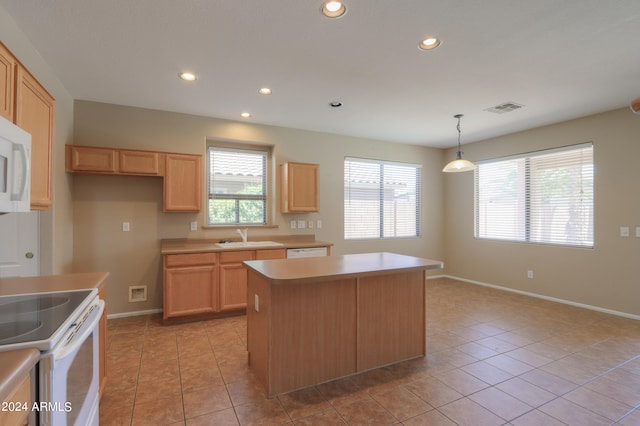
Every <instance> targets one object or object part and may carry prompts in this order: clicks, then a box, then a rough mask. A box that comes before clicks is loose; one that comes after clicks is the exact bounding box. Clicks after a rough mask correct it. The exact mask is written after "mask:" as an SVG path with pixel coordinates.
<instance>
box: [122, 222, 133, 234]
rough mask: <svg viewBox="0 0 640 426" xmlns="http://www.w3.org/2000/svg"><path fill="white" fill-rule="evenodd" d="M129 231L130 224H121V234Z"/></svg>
mask: <svg viewBox="0 0 640 426" xmlns="http://www.w3.org/2000/svg"><path fill="white" fill-rule="evenodd" d="M129 231H131V224H130V223H129V222H122V232H129Z"/></svg>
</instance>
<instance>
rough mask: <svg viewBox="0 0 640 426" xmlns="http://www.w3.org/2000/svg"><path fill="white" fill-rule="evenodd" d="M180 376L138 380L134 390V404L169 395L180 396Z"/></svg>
mask: <svg viewBox="0 0 640 426" xmlns="http://www.w3.org/2000/svg"><path fill="white" fill-rule="evenodd" d="M181 394H182V389H181V388H180V377H178V376H176V377H170V378H165V379H158V380H149V381H141V382H138V388H137V391H136V404H141V403H143V402H151V401H155V400H157V399H162V398H167V397H169V396H180V395H181Z"/></svg>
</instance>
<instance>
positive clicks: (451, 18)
mask: <svg viewBox="0 0 640 426" xmlns="http://www.w3.org/2000/svg"><path fill="white" fill-rule="evenodd" d="M321 3H322V0H272V1H265V0H30V1H26V0H0V5H1V7H3V8H4V9H5V10H6V11H7V12H8V13H9V14H10V15H11V16H12V17H13V18H14V19H15V21H16V23H17V24H18V26H19V27H20V28H21V29H22V30H23V31H24V32H25V34H26V35H27V36H28V37H29V39H30V40H31V41H32V43H33V44H34V46H35V47H36V48H37V49H38V51H39V52H40V54H41V55H42V56H43V58H44V59H45V61H46V62H48V63H49V64H50V65H51V67H52V68H53V69H54V71H55V72H56V73H57V75H58V76H59V78H60V79H61V81H62V83H63V84H64V86H65V87H66V88H67V90H68V91H69V93H70V94H71V96H72V97H73V98H74V99H81V100H91V101H98V102H107V103H114V104H122V105H130V106H137V107H144V108H153V109H160V110H167V111H176V112H182V113H188V114H196V115H203V116H209V117H218V118H224V119H230V120H238V121H242V120H245V119H242V118H240V113H241V112H242V111H249V112H250V113H251V114H252V115H253V116H252V117H251V118H249V119H248V120H246V121H250V122H254V123H262V124H270V125H276V126H285V127H292V128H299V129H307V130H316V131H322V132H330V133H337V134H344V135H352V136H360V137H366V138H373V139H383V140H388V141H393V142H403V143H410V144H421V145H427V146H433V147H450V146H453V145H455V143H456V141H457V132H456V129H455V124H456V121H455V119H454V118H453V115H454V114H457V113H462V114H464V115H465V116H464V118H463V119H462V124H461V127H462V143H463V144H464V143H470V142H474V141H478V140H482V139H486V138H489V137H493V136H498V135H503V134H507V133H511V132H515V131H519V130H524V129H529V128H533V127H537V126H541V125H545V124H551V123H555V122H560V121H565V120H568V119H572V118H576V117H581V116H585V115H589V114H594V113H598V112H603V111H608V110H612V109H615V108H619V107H624V106H626V105H628V104H629V102H630V101H631V99H633V98H635V97H637V96H640V1H639V0H533V1H532V0H483V1H475V0H467V1H465V0H345V3H346V6H347V13H346V15H344V16H343V17H341V18H337V19H328V18H325V17H324V16H323V15H321V14H320V12H319V10H320V5H321ZM427 35H437V36H438V37H440V38H441V39H442V45H441V46H440V47H439V48H438V49H436V50H433V51H429V52H425V51H421V50H419V49H418V47H417V44H418V42H419V40H421V39H422V38H423V37H424V36H427ZM183 70H190V71H193V72H194V73H196V74H197V76H198V80H197V81H196V82H195V83H187V82H184V81H182V80H180V79H178V73H179V72H181V71H183ZM262 86H269V87H270V88H272V90H273V94H272V95H270V96H263V95H259V94H258V92H257V90H258V88H260V87H262ZM334 100H339V101H341V102H342V103H343V106H342V107H341V108H337V109H336V108H331V107H329V102H331V101H334ZM504 102H515V103H518V104H522V105H525V108H522V109H519V110H516V111H514V112H510V113H506V114H494V113H490V112H487V111H485V109H487V108H490V107H492V106H494V105H497V104H501V103H504Z"/></svg>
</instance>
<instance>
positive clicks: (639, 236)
mask: <svg viewBox="0 0 640 426" xmlns="http://www.w3.org/2000/svg"><path fill="white" fill-rule="evenodd" d="M636 237H638V238H640V226H636Z"/></svg>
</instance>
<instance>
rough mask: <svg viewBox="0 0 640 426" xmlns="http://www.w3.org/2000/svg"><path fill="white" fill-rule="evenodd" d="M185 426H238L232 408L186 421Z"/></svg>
mask: <svg viewBox="0 0 640 426" xmlns="http://www.w3.org/2000/svg"><path fill="white" fill-rule="evenodd" d="M185 423H186V425H187V426H239V425H240V423H238V418H237V417H236V412H235V410H234V409H233V408H227V409H225V410H220V411H216V412H213V413H208V414H205V415H203V416H198V417H193V418H190V419H187V420H186V422H185Z"/></svg>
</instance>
